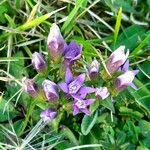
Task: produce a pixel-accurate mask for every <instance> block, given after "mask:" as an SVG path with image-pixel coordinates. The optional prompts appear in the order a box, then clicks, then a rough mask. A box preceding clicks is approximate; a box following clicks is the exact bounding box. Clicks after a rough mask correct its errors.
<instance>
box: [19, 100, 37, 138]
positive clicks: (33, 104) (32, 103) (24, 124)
mask: <svg viewBox="0 0 150 150" xmlns="http://www.w3.org/2000/svg"><path fill="white" fill-rule="evenodd" d="M35 106H36V103H35V101H32V102H31V103H30V107H29V109H28V111H27V114H26V118H25V120H24V123H23V125H22V129H21V131H20V133H19V136H21V135H22V134H23V132H24V130H25V128H26V126H27V124H28V121H29V118H30V116H31V114H32V113H33V110H34V107H35Z"/></svg>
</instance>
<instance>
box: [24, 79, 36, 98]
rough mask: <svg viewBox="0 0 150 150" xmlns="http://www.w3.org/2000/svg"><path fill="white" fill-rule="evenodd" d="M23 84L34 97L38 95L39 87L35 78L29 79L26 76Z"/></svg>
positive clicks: (26, 90)
mask: <svg viewBox="0 0 150 150" xmlns="http://www.w3.org/2000/svg"><path fill="white" fill-rule="evenodd" d="M22 85H23V89H24V91H25V92H26V93H28V94H29V95H30V96H32V97H35V96H37V92H38V87H37V85H36V84H35V82H34V80H33V79H27V78H26V77H24V78H23V79H22Z"/></svg>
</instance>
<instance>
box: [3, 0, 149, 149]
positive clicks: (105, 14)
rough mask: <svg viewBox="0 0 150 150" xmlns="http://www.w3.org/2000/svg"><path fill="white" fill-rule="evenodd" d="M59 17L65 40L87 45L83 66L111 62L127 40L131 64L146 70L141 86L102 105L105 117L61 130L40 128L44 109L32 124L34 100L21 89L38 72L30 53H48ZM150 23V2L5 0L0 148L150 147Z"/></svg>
mask: <svg viewBox="0 0 150 150" xmlns="http://www.w3.org/2000/svg"><path fill="white" fill-rule="evenodd" d="M54 22H55V23H57V24H58V25H59V27H60V28H61V31H62V35H63V36H64V37H65V40H66V41H67V42H69V41H71V40H74V41H76V42H77V43H80V44H82V45H83V47H84V50H83V56H82V60H81V61H80V63H81V64H84V65H85V64H89V63H90V61H91V59H92V58H94V57H95V58H97V59H100V60H101V59H104V60H106V59H107V56H109V55H110V53H111V52H112V51H113V50H115V49H116V48H118V47H119V46H120V45H125V46H126V49H129V50H130V55H129V60H130V63H131V67H132V68H133V69H134V68H136V69H139V70H140V73H139V74H138V75H137V78H136V79H135V84H136V85H137V87H138V90H137V91H134V90H132V89H131V88H128V90H126V91H124V92H123V93H122V94H121V95H119V96H117V97H116V98H115V103H112V101H105V102H103V103H102V104H101V107H100V108H99V115H97V114H96V113H95V114H93V116H91V117H83V116H80V117H76V118H67V117H66V118H65V119H62V121H61V122H60V124H61V126H60V128H59V131H58V132H56V131H54V130H52V129H51V127H50V126H49V125H47V126H45V127H44V129H42V127H41V126H40V127H39V124H37V122H38V121H39V113H40V111H41V109H40V108H39V107H38V106H37V107H36V109H34V110H33V112H32V114H31V115H30V116H29V120H27V121H26V118H27V117H28V111H29V109H30V108H31V101H32V98H31V97H29V96H28V95H27V94H24V93H23V92H22V89H21V86H20V81H21V79H22V78H23V77H24V76H27V77H34V76H35V75H36V72H35V71H34V70H33V69H31V68H32V67H31V65H30V64H31V56H32V53H33V52H34V51H38V52H42V53H44V54H47V44H46V40H47V35H48V33H49V28H50V26H51V24H52V23H54ZM149 22H150V0H0V149H4V150H6V149H16V150H17V149H18V150H21V149H25V150H30V149H35V150H38V149H43V150H45V149H46V150H48V149H57V150H63V149H69V150H72V149H79V148H83V149H88V150H89V149H91V150H98V149H102V150H103V149H104V150H119V149H120V150H134V149H137V150H148V149H150V122H149V121H150V120H149V119H150V80H149V79H150V69H149V68H150V61H149V60H150V30H149V29H150V25H149ZM53 69H55V68H53ZM76 69H77V70H78V68H76ZM82 118H83V119H82ZM62 125H63V126H62ZM38 129H39V130H38ZM31 130H32V133H30V134H29V131H31ZM26 136H28V137H26ZM21 145H23V146H22V147H20V146H21ZM86 147H87V148H86Z"/></svg>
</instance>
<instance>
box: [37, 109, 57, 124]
mask: <svg viewBox="0 0 150 150" xmlns="http://www.w3.org/2000/svg"><path fill="white" fill-rule="evenodd" d="M40 117H41V118H42V120H43V121H44V122H47V121H52V120H53V119H55V118H56V117H57V112H56V111H55V109H50V108H49V109H46V110H44V111H43V112H41V114H40Z"/></svg>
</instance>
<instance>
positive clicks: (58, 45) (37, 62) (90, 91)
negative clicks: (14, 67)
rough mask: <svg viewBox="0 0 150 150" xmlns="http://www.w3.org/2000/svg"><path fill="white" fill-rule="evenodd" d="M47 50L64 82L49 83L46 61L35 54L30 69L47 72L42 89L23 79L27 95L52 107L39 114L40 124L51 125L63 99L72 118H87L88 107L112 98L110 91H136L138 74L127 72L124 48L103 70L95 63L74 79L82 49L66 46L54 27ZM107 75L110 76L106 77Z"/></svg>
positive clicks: (109, 59) (112, 57)
mask: <svg viewBox="0 0 150 150" xmlns="http://www.w3.org/2000/svg"><path fill="white" fill-rule="evenodd" d="M47 46H48V50H49V53H48V55H49V58H50V59H51V62H53V64H56V63H60V64H62V67H63V68H64V69H63V71H64V72H65V73H64V74H65V76H64V80H63V77H61V78H62V81H61V82H60V81H59V82H58V83H55V82H57V81H55V82H54V81H51V80H50V79H48V74H49V67H48V66H49V65H48V63H49V61H48V60H46V58H44V56H43V55H42V54H41V53H38V52H34V53H33V55H32V66H33V67H34V69H35V70H36V71H37V72H38V73H39V74H41V73H45V72H47V77H45V80H44V81H43V83H42V85H41V86H39V85H37V84H36V83H35V81H34V80H33V79H27V78H23V80H22V82H23V88H24V90H25V91H26V92H27V93H28V94H29V95H31V96H32V97H34V98H35V97H36V98H39V95H40V94H41V95H42V93H43V99H44V100H47V102H48V103H52V104H54V105H53V108H47V109H46V110H45V111H43V112H42V113H41V115H40V116H41V118H42V119H43V121H52V120H53V119H54V118H56V116H57V113H58V111H59V107H60V105H63V104H62V102H61V100H62V99H66V101H68V104H69V105H70V106H71V107H68V109H69V108H71V109H72V112H73V115H77V114H79V113H84V114H86V115H90V114H91V113H90V111H89V107H90V106H91V104H93V103H95V101H96V100H104V99H106V98H108V97H109V96H110V95H114V94H113V92H112V89H115V91H116V93H119V92H120V91H122V90H124V89H126V88H127V87H128V86H131V87H133V88H134V89H135V88H136V86H135V85H134V84H133V83H132V82H133V80H134V77H135V75H136V74H137V73H138V70H132V71H130V70H129V61H128V60H127V58H128V55H129V51H127V52H126V53H125V47H124V46H120V47H119V48H118V49H116V50H115V51H114V52H113V53H112V54H111V55H110V56H109V58H108V59H107V61H106V68H107V69H106V70H105V69H104V68H103V66H100V62H99V61H98V60H96V59H94V60H93V61H92V62H91V64H90V65H89V66H87V70H88V71H87V72H86V71H85V72H84V73H81V74H79V75H77V76H74V75H73V74H74V69H73V65H74V63H75V62H76V60H78V59H80V58H81V52H82V46H81V45H78V44H77V43H76V42H74V41H73V42H70V43H69V44H67V43H66V42H65V40H64V38H63V36H62V35H61V32H60V29H59V27H58V26H57V25H56V24H53V25H52V27H51V28H50V32H49V35H48V39H47ZM60 70H61V69H60ZM61 71H62V70H61ZM101 72H102V73H101ZM108 73H109V74H110V75H111V76H108ZM60 74H61V73H60ZM100 76H101V77H100ZM114 77H115V78H114ZM87 80H90V81H93V83H95V82H96V83H98V82H100V81H99V80H103V82H105V84H103V85H105V86H103V85H100V86H98V87H97V86H96V85H98V84H96V85H95V84H92V82H91V86H90V87H89V86H87V85H86V81H87ZM109 82H110V83H111V85H113V87H112V88H111V87H109V86H107V85H108V84H107V83H109ZM41 91H42V92H41ZM62 97H63V98H62ZM91 97H92V98H91ZM44 102H45V101H44ZM58 104H59V105H58ZM58 106H59V107H58ZM62 108H63V107H62ZM56 110H57V111H56Z"/></svg>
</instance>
